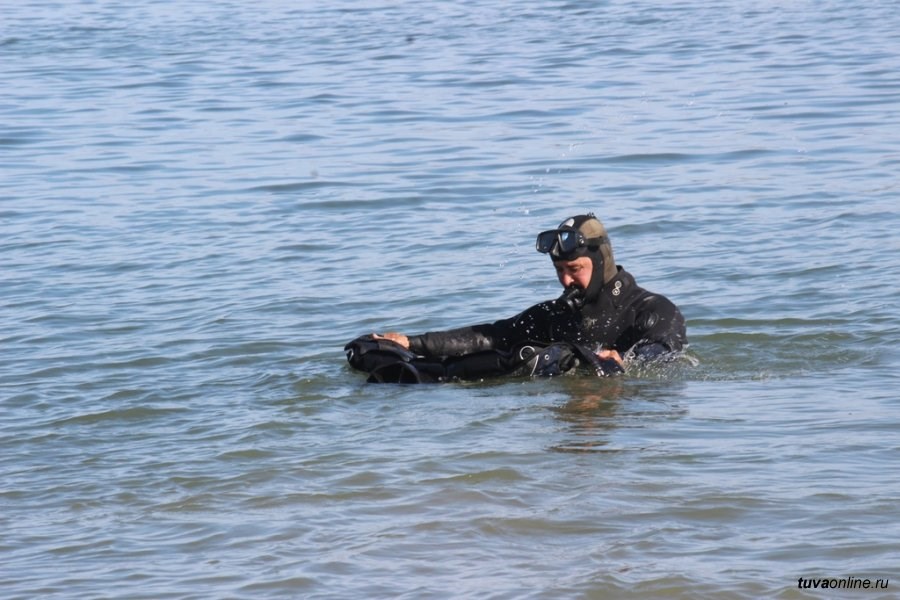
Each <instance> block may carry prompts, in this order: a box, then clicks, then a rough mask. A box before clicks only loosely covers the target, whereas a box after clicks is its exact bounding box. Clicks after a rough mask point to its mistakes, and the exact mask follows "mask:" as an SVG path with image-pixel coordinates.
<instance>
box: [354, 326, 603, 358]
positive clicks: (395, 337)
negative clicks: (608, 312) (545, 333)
mask: <svg viewBox="0 0 900 600" xmlns="http://www.w3.org/2000/svg"><path fill="white" fill-rule="evenodd" d="M372 337H373V338H375V339H376V340H390V341H392V342H394V343H395V344H399V345H401V346H403V347H404V348H405V349H407V350H409V338H408V337H406V336H405V335H403V334H402V333H397V332H396V331H389V332H387V333H373V334H372ZM614 352H615V351H614ZM616 354H618V352H617V353H616Z"/></svg>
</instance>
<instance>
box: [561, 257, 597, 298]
mask: <svg viewBox="0 0 900 600" xmlns="http://www.w3.org/2000/svg"><path fill="white" fill-rule="evenodd" d="M553 267H554V268H555V269H556V276H557V277H558V278H559V282H560V283H561V284H562V286H563V287H564V288H567V287H569V286H570V285H573V284H574V285H577V286H578V287H580V288H581V289H583V290H586V289H587V287H588V284H589V283H590V282H591V274H592V273H593V272H594V263H592V262H591V259H590V258H589V257H587V256H580V257H578V258H576V259H575V260H555V261H553Z"/></svg>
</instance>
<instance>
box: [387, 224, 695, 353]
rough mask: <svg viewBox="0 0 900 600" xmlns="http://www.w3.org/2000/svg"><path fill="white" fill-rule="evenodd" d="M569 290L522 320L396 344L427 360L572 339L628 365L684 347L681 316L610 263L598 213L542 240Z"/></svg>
mask: <svg viewBox="0 0 900 600" xmlns="http://www.w3.org/2000/svg"><path fill="white" fill-rule="evenodd" d="M536 246H537V250H538V252H542V253H544V254H549V255H550V258H551V259H552V260H553V266H554V268H555V269H556V276H557V277H558V278H559V282H560V284H562V286H563V288H565V291H564V292H563V295H562V296H560V298H559V299H557V300H553V301H549V302H542V303H540V304H536V305H534V306H532V307H531V308H529V309H527V310H525V311H524V312H522V313H519V314H518V315H516V316H514V317H511V318H508V319H501V320H499V321H495V322H494V323H486V324H483V325H473V326H469V327H461V328H459V329H451V330H449V331H438V332H431V333H425V334H422V335H413V336H406V335H404V334H402V333H396V332H391V333H385V334H383V335H377V334H376V335H375V336H374V337H375V338H383V339H388V340H391V341H393V342H395V343H397V344H399V345H401V346H402V347H403V348H405V349H407V350H410V351H411V352H413V353H415V354H417V355H420V356H425V357H447V356H461V355H465V354H470V353H473V352H478V351H481V350H501V351H512V350H513V349H515V348H517V347H520V346H522V345H526V344H535V345H549V344H551V343H554V342H569V343H575V344H579V345H581V346H582V347H587V348H590V349H591V350H592V351H593V352H595V353H596V354H597V356H599V357H600V358H601V359H606V360H613V361H615V362H616V363H617V364H618V365H619V366H620V367H622V368H624V366H625V364H626V361H627V362H628V363H634V362H647V361H651V360H663V359H665V358H667V357H672V356H674V355H675V354H676V353H678V352H679V351H681V350H682V349H683V348H684V347H685V346H686V345H687V334H686V332H685V325H684V317H683V316H682V315H681V311H679V310H678V307H677V306H675V305H674V304H673V303H672V302H671V301H669V299H668V298H666V297H665V296H661V295H660V294H654V293H651V292H648V291H647V290H645V289H643V288H641V287H639V286H638V285H637V284H636V283H635V281H634V277H632V276H631V274H630V273H628V272H627V271H625V270H624V269H623V268H622V267H621V266H618V265H616V263H615V259H614V258H613V251H612V245H611V243H610V241H609V237H608V236H607V234H606V228H605V227H604V226H603V223H601V222H600V221H599V220H598V219H597V218H596V217H595V216H594V214H593V213H588V214H586V215H577V216H574V217H571V218H569V219H566V220H565V221H563V222H562V223H560V225H559V227H558V228H556V229H551V230H548V231H544V232H542V233H541V234H539V235H538V237H537V244H536Z"/></svg>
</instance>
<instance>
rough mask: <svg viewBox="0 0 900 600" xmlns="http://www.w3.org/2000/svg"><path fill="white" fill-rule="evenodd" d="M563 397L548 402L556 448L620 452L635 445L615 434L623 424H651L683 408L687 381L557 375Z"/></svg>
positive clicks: (626, 425)
mask: <svg viewBox="0 0 900 600" xmlns="http://www.w3.org/2000/svg"><path fill="white" fill-rule="evenodd" d="M558 383H559V386H560V388H561V389H560V391H561V393H562V394H563V396H564V398H565V400H563V401H562V403H560V404H555V405H553V406H551V407H549V410H550V411H551V412H552V413H553V415H554V417H555V418H556V420H557V421H558V422H559V423H561V424H562V425H563V426H562V427H561V428H560V435H561V436H562V437H563V438H564V439H563V440H562V441H560V442H558V443H556V444H554V445H552V446H551V447H550V449H551V450H553V451H557V452H622V451H634V450H640V448H634V447H630V446H627V445H624V446H623V444H622V439H621V438H620V437H619V436H617V435H615V434H616V433H617V432H618V431H620V430H621V429H623V428H640V427H653V426H656V425H657V423H658V422H659V421H660V420H666V419H675V418H678V417H679V416H681V415H684V414H686V412H687V409H686V408H684V407H683V402H684V399H683V398H682V397H680V394H683V393H684V392H685V391H686V384H685V383H683V382H682V383H679V382H677V381H671V380H661V381H653V380H647V381H635V380H630V379H628V378H626V377H610V378H591V377H562V378H559V381H558Z"/></svg>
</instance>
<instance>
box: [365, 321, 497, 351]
mask: <svg viewBox="0 0 900 600" xmlns="http://www.w3.org/2000/svg"><path fill="white" fill-rule="evenodd" d="M492 328H493V325H492V324H485V325H474V326H469V327H460V328H458V329H449V330H447V331H431V332H428V333H423V334H420V335H410V336H407V335H404V334H402V333H398V332H395V331H391V332H388V333H384V334H377V333H376V334H373V337H374V338H375V339H385V340H390V341H392V342H395V343H397V344H399V345H400V346H402V347H404V348H406V349H407V350H409V351H411V352H414V353H415V354H418V355H419V356H461V355H463V354H471V353H472V352H478V351H479V350H495V349H497V348H498V343H497V338H496V335H497V332H496V331H492Z"/></svg>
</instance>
